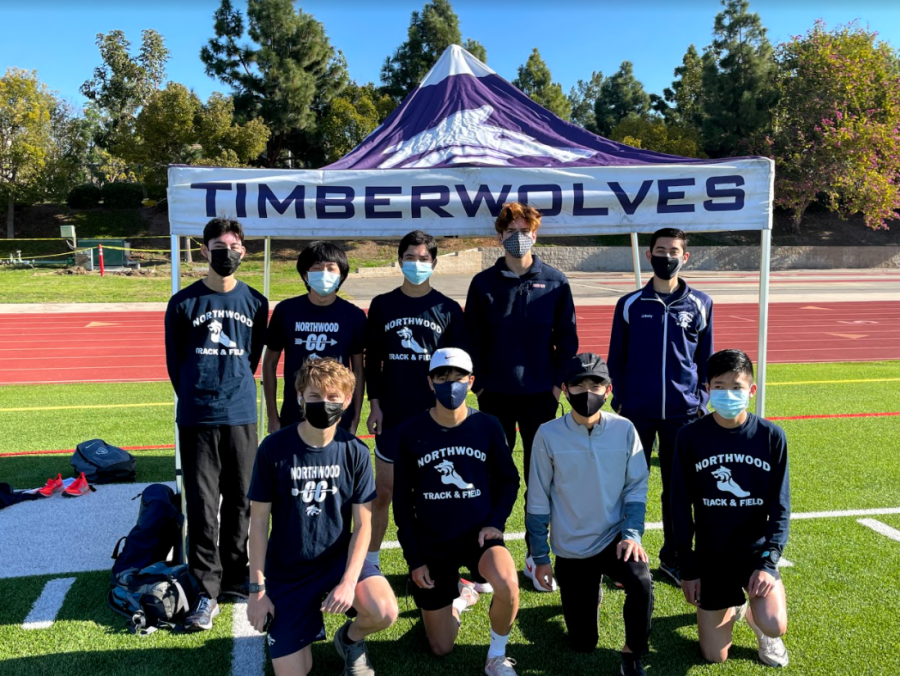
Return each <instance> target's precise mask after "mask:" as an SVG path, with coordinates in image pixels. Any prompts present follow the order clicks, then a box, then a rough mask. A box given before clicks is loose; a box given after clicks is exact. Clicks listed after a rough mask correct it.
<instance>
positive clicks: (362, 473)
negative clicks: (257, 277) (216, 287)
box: [247, 357, 398, 676]
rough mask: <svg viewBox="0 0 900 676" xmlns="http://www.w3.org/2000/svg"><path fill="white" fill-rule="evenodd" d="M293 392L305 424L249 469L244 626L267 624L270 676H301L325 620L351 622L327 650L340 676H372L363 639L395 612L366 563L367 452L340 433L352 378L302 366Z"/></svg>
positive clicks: (370, 493) (271, 440) (341, 371)
mask: <svg viewBox="0 0 900 676" xmlns="http://www.w3.org/2000/svg"><path fill="white" fill-rule="evenodd" d="M295 386H296V391H297V392H299V393H300V394H299V397H298V403H299V405H300V407H301V408H302V409H303V416H304V419H303V422H301V423H299V424H297V423H295V424H292V425H288V426H286V427H283V428H282V429H281V430H279V431H278V432H275V433H274V434H271V435H270V436H268V437H267V438H266V439H265V440H264V441H263V443H262V445H261V446H260V447H259V454H258V455H257V458H256V464H255V465H254V467H253V483H252V484H251V486H250V500H251V501H252V502H251V503H250V505H251V516H250V573H251V579H252V580H253V582H252V583H251V584H250V607H249V609H248V614H247V615H248V619H249V620H250V622H251V623H252V624H253V626H254V627H255V628H256V629H257V631H262V630H263V629H264V628H265V625H266V619H267V618H266V616H267V615H268V616H270V622H271V624H270V626H269V627H268V629H267V631H268V643H269V655H271V657H272V666H273V667H274V669H275V674H276V676H306V674H308V673H309V671H310V669H311V668H312V652H311V649H310V644H311V643H313V642H314V641H321V640H324V638H325V625H324V624H323V621H322V613H323V612H326V613H335V614H344V613H347V614H348V615H355V616H356V621H352V620H347V622H346V623H345V624H344V626H342V627H341V628H340V629H339V630H338V631H337V633H336V634H335V636H334V646H335V648H336V649H337V652H338V654H339V655H340V656H341V657H343V659H344V671H343V673H344V674H346V675H347V676H374V674H375V671H374V669H373V668H372V663H371V660H370V659H369V653H368V649H367V648H366V643H365V638H366V636H368V635H369V634H372V633H375V632H377V631H381V630H382V629H387V628H388V627H390V626H391V625H392V624H393V623H394V621H395V620H396V619H397V613H398V610H397V599H396V598H395V597H394V593H393V591H391V587H390V585H389V584H388V583H387V580H385V579H384V577H383V576H382V575H381V572H380V571H379V570H378V568H376V567H375V566H373V565H372V564H370V563H368V562H367V561H366V549H367V548H368V545H369V537H370V535H371V533H372V528H371V517H372V499H373V498H374V497H375V481H374V478H373V476H372V466H371V464H370V463H369V449H368V448H367V447H366V445H365V444H364V443H362V442H361V441H360V440H359V439H357V438H356V437H355V436H353V435H352V434H350V432H347V431H346V430H344V429H342V428H340V427H339V426H338V421H339V420H340V419H341V416H342V415H343V413H344V410H345V409H346V408H347V407H348V406H349V405H350V402H351V399H352V396H353V392H354V388H355V378H354V376H353V374H352V373H351V372H350V371H348V370H347V368H345V367H344V366H342V365H341V364H340V363H339V362H338V361H337V360H336V359H332V358H328V357H326V358H323V359H314V360H311V361H307V362H305V363H304V364H303V365H302V366H301V368H300V370H299V371H298V373H297V378H296V382H295ZM270 516H271V519H272V533H271V536H270V535H269V517H270ZM351 518H352V521H353V531H352V534H351V530H350V522H351ZM264 568H265V574H263V569H264Z"/></svg>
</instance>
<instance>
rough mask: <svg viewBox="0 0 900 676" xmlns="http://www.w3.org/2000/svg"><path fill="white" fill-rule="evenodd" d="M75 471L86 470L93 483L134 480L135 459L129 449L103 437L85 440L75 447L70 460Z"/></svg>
mask: <svg viewBox="0 0 900 676" xmlns="http://www.w3.org/2000/svg"><path fill="white" fill-rule="evenodd" d="M69 464H70V465H72V467H74V468H75V473H76V474H78V473H80V472H84V478H85V479H87V480H88V483H91V484H109V483H113V482H116V481H134V478H135V476H136V474H137V473H136V472H135V469H134V466H135V459H134V456H133V455H131V453H129V452H128V451H125V450H122V449H121V448H119V447H118V446H111V445H110V444H107V443H106V442H105V441H103V439H91V440H90V441H83V442H81V443H80V444H78V446H76V447H75V454H74V455H73V456H72V459H71V460H70V461H69Z"/></svg>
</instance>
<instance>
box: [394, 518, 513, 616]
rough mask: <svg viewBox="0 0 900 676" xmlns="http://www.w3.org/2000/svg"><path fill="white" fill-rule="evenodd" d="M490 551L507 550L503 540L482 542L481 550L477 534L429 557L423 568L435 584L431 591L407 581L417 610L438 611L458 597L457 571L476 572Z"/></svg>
mask: <svg viewBox="0 0 900 676" xmlns="http://www.w3.org/2000/svg"><path fill="white" fill-rule="evenodd" d="M493 547H506V545H505V544H504V543H503V540H502V539H500V540H485V541H484V547H481V546H479V544H478V533H474V534H473V535H471V536H469V537H466V538H464V539H460V540H457V541H456V543H454V544H448V545H444V546H442V547H441V551H440V552H436V553H435V554H434V555H431V556H429V557H428V560H426V562H425V565H427V566H428V572H429V573H430V575H431V581H432V582H434V588H433V589H422V588H420V587H419V586H418V585H417V584H416V583H415V582H413V581H412V580H410V582H409V584H410V588H411V589H412V595H413V600H414V601H415V602H416V606H418V607H419V610H440V609H441V608H446V607H447V606H449V605H450V604H451V603H453V599H455V598H456V597H457V596H459V569H460V568H467V569H468V570H469V571H470V572H473V573H477V572H478V564H479V563H481V557H482V556H483V555H484V553H485V552H486V551H487V550H489V549H492V548H493Z"/></svg>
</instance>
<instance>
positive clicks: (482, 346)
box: [466, 256, 578, 394]
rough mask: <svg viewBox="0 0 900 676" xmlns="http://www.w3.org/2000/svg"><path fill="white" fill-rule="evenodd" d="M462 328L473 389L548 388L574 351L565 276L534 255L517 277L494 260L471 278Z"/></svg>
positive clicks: (528, 390) (571, 306)
mask: <svg viewBox="0 0 900 676" xmlns="http://www.w3.org/2000/svg"><path fill="white" fill-rule="evenodd" d="M466 326H467V327H468V329H469V340H470V341H471V345H472V360H473V362H474V366H475V389H476V390H481V389H482V388H483V389H485V390H486V391H488V392H499V393H503V394H537V393H540V392H549V391H550V390H552V389H553V386H554V385H557V386H558V385H560V384H561V383H562V381H563V369H564V367H565V364H566V363H567V362H568V360H569V359H571V358H572V357H573V356H575V354H576V353H577V352H578V334H577V333H576V331H575V302H574V301H573V299H572V289H571V287H569V280H568V279H566V276H565V275H564V274H563V273H561V272H560V271H559V270H557V269H556V268H553V267H551V266H549V265H547V264H545V263H544V262H543V261H541V259H540V258H539V257H538V256H535V257H534V264H533V265H532V266H531V268H530V269H529V270H528V272H526V273H525V274H524V275H522V276H521V277H520V276H519V275H517V274H515V273H513V272H511V271H510V270H509V268H508V267H507V265H506V260H505V259H504V258H500V259H498V260H497V262H496V263H495V264H494V266H493V267H491V268H488V269H487V270H483V271H481V272H479V273H478V274H477V275H475V277H474V278H473V279H472V283H471V285H470V286H469V293H468V297H467V298H466Z"/></svg>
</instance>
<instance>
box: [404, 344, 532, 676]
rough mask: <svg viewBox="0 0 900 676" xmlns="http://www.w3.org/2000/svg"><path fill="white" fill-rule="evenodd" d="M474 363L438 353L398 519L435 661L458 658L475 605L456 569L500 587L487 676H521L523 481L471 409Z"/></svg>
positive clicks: (409, 425)
mask: <svg viewBox="0 0 900 676" xmlns="http://www.w3.org/2000/svg"><path fill="white" fill-rule="evenodd" d="M473 380H474V378H473V377H472V360H471V358H470V357H469V355H468V354H467V353H466V352H464V351H463V350H460V349H455V348H448V349H441V350H438V351H437V352H435V353H434V356H432V358H431V362H430V365H429V374H428V378H427V380H426V382H427V383H428V386H429V388H430V389H432V390H433V391H434V395H435V399H436V401H435V404H434V407H433V408H432V409H431V410H429V411H422V412H420V413H418V414H417V415H416V416H415V417H413V418H411V419H409V420H408V421H407V422H406V423H405V424H404V425H403V426H402V427H401V428H400V433H399V440H398V456H397V462H396V464H395V468H396V491H395V492H394V519H395V520H396V521H397V537H398V539H399V540H400V546H401V547H403V555H404V557H406V562H407V563H408V564H409V570H410V576H411V577H412V581H413V584H414V585H415V586H414V587H413V590H412V591H413V598H414V599H415V602H416V605H417V606H418V607H419V609H420V610H421V611H422V620H423V622H424V623H425V633H426V635H427V636H428V643H429V645H430V646H431V651H432V652H433V653H434V654H435V655H446V654H447V653H449V652H450V651H451V650H453V645H454V643H455V642H456V635H457V634H458V633H459V626H460V614H461V613H462V611H463V610H465V609H466V608H467V607H469V606H471V605H474V604H475V602H476V601H477V600H478V593H477V592H476V591H475V590H474V589H473V588H472V587H467V586H462V585H460V578H459V569H460V568H461V567H464V566H465V567H468V568H469V570H472V571H477V572H478V573H479V574H480V575H481V576H482V577H483V578H484V579H485V580H487V582H488V583H489V584H490V585H491V586H492V587H493V593H494V595H493V598H492V602H491V607H490V611H489V613H490V618H491V643H490V648H489V650H488V656H487V663H486V664H485V673H486V674H487V675H488V676H515V671H514V670H513V664H515V663H514V662H513V661H512V660H509V659H508V658H507V657H506V643H507V641H508V639H509V632H510V630H511V629H512V624H513V621H514V620H515V618H516V613H517V612H518V608H519V583H518V579H517V575H516V565H515V563H514V562H513V559H512V556H510V553H509V551H507V549H506V547H505V546H504V544H503V531H504V529H505V527H506V520H507V518H509V514H510V512H511V511H512V508H513V504H515V501H516V496H517V494H518V492H519V473H518V471H517V470H516V466H515V464H514V463H513V459H512V455H511V453H510V452H509V448H508V446H507V445H506V438H505V435H504V434H503V430H502V429H501V427H500V425H499V423H498V422H497V419H496V418H494V417H493V416H490V415H487V414H485V413H481V412H479V411H476V410H475V409H472V408H469V407H468V406H466V394H467V393H468V391H469V390H470V389H471V387H472V382H473Z"/></svg>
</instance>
